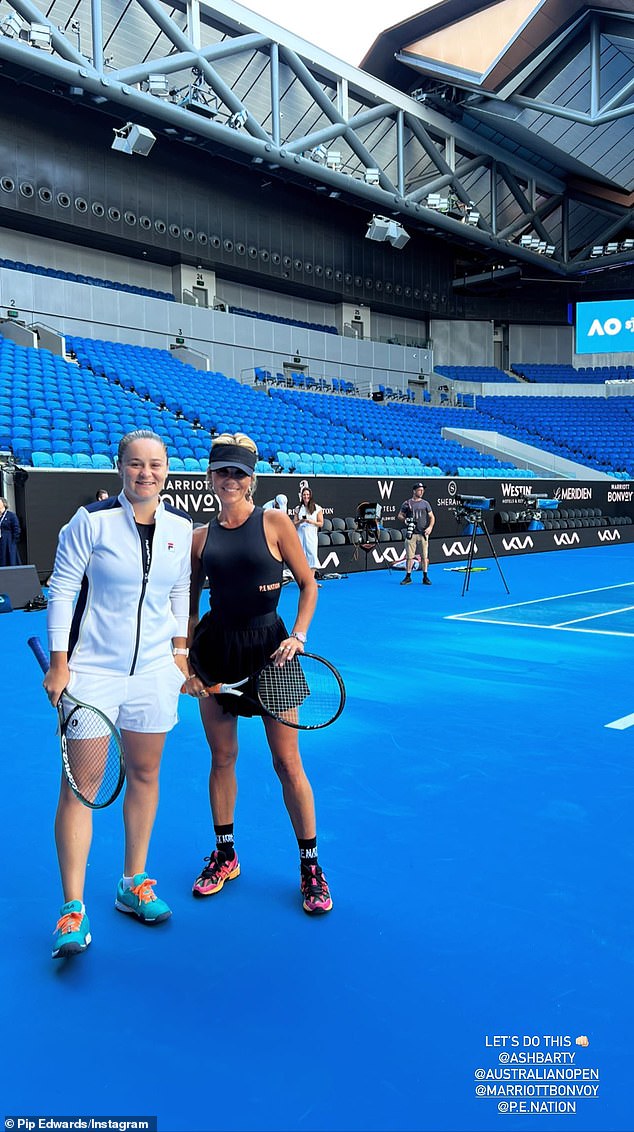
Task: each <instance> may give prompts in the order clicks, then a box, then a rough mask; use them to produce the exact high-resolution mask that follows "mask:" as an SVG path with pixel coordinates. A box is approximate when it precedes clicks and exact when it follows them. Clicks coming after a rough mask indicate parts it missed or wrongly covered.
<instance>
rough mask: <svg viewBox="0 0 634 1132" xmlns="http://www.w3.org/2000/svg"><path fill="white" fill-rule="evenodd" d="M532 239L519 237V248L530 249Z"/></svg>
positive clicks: (530, 237)
mask: <svg viewBox="0 0 634 1132" xmlns="http://www.w3.org/2000/svg"><path fill="white" fill-rule="evenodd" d="M532 239H533V237H532V236H521V237H520V247H521V248H530V246H531V243H532Z"/></svg>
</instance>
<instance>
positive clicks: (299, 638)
mask: <svg viewBox="0 0 634 1132" xmlns="http://www.w3.org/2000/svg"><path fill="white" fill-rule="evenodd" d="M291 637H295V640H296V641H301V643H302V644H303V645H305V644H306V641H307V639H308V638H307V637H306V634H305V633H302V632H300V631H299V630H297V632H296V633H291Z"/></svg>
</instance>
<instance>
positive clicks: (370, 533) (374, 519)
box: [356, 502, 382, 543]
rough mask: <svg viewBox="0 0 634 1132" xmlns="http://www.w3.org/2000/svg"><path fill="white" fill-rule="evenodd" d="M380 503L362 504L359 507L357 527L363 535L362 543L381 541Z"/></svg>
mask: <svg viewBox="0 0 634 1132" xmlns="http://www.w3.org/2000/svg"><path fill="white" fill-rule="evenodd" d="M381 512H382V508H381V504H380V503H368V502H365V503H360V504H359V506H358V507H357V515H356V525H357V530H358V531H359V533H360V535H361V541H362V542H365V543H372V542H378V541H379V521H380V519H381Z"/></svg>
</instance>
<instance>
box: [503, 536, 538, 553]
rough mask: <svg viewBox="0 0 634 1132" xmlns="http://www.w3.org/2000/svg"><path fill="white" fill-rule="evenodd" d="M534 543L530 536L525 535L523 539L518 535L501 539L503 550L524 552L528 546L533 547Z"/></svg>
mask: <svg viewBox="0 0 634 1132" xmlns="http://www.w3.org/2000/svg"><path fill="white" fill-rule="evenodd" d="M534 545H535V544H534V542H533V540H532V538H531V536H530V535H526V538H525V539H523V540H522V539H521V538H520V536H519V535H513V537H512V538H503V539H502V546H503V547H504V549H505V550H526V549H527V548H528V547H529V546H534Z"/></svg>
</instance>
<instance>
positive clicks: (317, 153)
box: [309, 145, 328, 165]
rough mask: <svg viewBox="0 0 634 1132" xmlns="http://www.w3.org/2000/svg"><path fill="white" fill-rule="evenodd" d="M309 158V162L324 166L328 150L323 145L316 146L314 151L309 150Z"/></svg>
mask: <svg viewBox="0 0 634 1132" xmlns="http://www.w3.org/2000/svg"><path fill="white" fill-rule="evenodd" d="M309 157H310V160H311V161H314V162H315V163H316V164H317V165H325V164H326V158H327V157H328V150H327V149H326V146H325V145H316V146H315V148H314V149H311V151H310V154H309Z"/></svg>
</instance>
